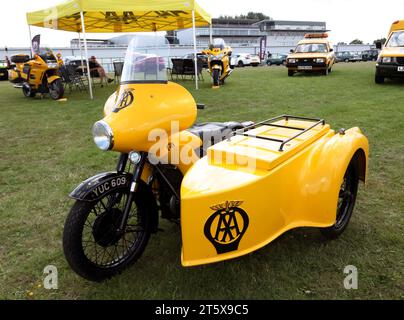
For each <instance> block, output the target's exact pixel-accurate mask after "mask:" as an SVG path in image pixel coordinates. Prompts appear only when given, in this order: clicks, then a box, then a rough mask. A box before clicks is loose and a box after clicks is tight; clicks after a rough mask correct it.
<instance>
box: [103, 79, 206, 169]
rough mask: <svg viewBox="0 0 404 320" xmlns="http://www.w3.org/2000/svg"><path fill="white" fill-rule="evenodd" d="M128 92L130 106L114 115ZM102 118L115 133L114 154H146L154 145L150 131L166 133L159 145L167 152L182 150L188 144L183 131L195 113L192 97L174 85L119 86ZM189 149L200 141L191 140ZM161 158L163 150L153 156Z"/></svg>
mask: <svg viewBox="0 0 404 320" xmlns="http://www.w3.org/2000/svg"><path fill="white" fill-rule="evenodd" d="M128 90H129V91H131V92H132V94H133V97H134V99H133V102H132V104H130V105H129V106H126V107H124V108H121V109H119V111H118V112H113V110H114V109H115V108H117V107H118V106H119V102H120V99H121V97H122V96H123V95H124V94H125V92H127V91H128ZM104 114H105V118H104V121H105V122H107V123H108V124H109V126H110V127H111V128H112V130H113V133H114V146H113V150H115V151H119V152H130V151H133V150H136V151H147V152H149V151H150V148H152V147H153V146H154V147H155V145H156V142H157V141H156V140H155V139H152V137H150V138H149V134H150V133H151V131H152V130H155V131H154V132H155V133H156V134H158V133H159V132H160V131H161V130H163V131H164V132H166V133H167V137H166V138H165V139H162V140H159V143H160V144H161V145H162V146H165V147H166V148H167V147H168V146H170V148H175V147H177V146H178V145H179V146H180V147H181V146H184V145H185V144H186V143H187V142H189V141H190V134H189V133H188V132H183V130H185V129H187V128H189V127H191V126H192V124H193V123H194V122H195V120H196V116H197V109H196V103H195V100H194V98H193V97H192V95H191V94H190V93H189V92H188V91H187V90H186V89H185V88H183V87H182V86H180V85H178V84H176V83H174V82H167V83H162V84H139V83H137V84H125V85H121V86H120V87H119V89H118V91H117V92H116V93H114V94H113V95H111V96H110V98H109V99H108V101H107V102H106V104H105V107H104ZM172 122H173V123H172ZM174 122H175V123H174ZM158 130H160V131H158ZM161 132H162V131H161ZM192 136H193V135H192ZM193 137H194V138H196V137H195V136H193ZM173 145H174V146H173ZM192 145H193V146H195V148H197V147H199V146H200V145H201V141H200V139H199V138H197V139H193V140H192ZM164 155H165V154H164V149H163V151H161V154H157V155H156V156H157V157H162V156H164ZM186 167H187V166H186V165H184V166H182V165H181V166H180V168H182V170H185V169H184V168H186Z"/></svg>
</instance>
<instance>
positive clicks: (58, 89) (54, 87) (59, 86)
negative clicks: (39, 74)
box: [49, 79, 65, 100]
mask: <svg viewBox="0 0 404 320" xmlns="http://www.w3.org/2000/svg"><path fill="white" fill-rule="evenodd" d="M64 93H65V90H64V88H63V83H62V80H61V79H57V80H55V81H53V82H52V83H51V84H50V85H49V95H50V96H51V98H52V99H53V100H59V99H61V98H63V95H64Z"/></svg>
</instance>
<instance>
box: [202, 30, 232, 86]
mask: <svg viewBox="0 0 404 320" xmlns="http://www.w3.org/2000/svg"><path fill="white" fill-rule="evenodd" d="M202 53H204V54H206V55H207V56H208V71H209V73H210V75H211V76H212V80H213V88H219V86H220V85H222V84H224V83H225V79H226V78H227V77H228V76H229V75H230V74H231V73H232V72H233V69H232V68H231V67H230V63H231V54H232V49H231V47H229V46H226V43H225V42H224V40H223V39H221V38H216V39H213V43H211V44H210V45H209V49H207V50H204V51H202Z"/></svg>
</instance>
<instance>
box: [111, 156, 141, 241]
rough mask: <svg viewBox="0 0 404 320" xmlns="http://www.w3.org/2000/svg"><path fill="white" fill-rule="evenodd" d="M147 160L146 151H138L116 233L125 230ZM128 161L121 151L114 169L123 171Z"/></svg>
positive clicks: (119, 171)
mask: <svg viewBox="0 0 404 320" xmlns="http://www.w3.org/2000/svg"><path fill="white" fill-rule="evenodd" d="M146 161H147V152H141V153H140V161H139V163H138V164H136V165H135V168H134V170H133V177H132V181H131V182H130V191H129V195H128V198H127V201H126V204H125V209H124V211H123V216H122V220H121V223H120V225H119V228H118V230H117V231H118V233H121V234H123V233H124V232H125V228H126V224H127V222H128V218H129V213H130V210H131V208H132V202H133V200H134V197H135V193H136V190H137V187H138V184H139V182H140V177H141V176H142V172H143V168H144V166H145V164H146ZM127 162H128V154H127V153H122V154H121V156H120V157H119V161H118V165H117V169H116V171H117V172H118V173H123V172H124V171H125V167H126V164H127Z"/></svg>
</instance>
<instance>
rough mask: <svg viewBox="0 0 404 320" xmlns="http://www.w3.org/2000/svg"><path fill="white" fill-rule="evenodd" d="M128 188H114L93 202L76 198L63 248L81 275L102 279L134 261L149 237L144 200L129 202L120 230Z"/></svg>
mask: <svg viewBox="0 0 404 320" xmlns="http://www.w3.org/2000/svg"><path fill="white" fill-rule="evenodd" d="M128 195H129V191H128V190H127V189H122V190H118V191H117V190H114V191H113V192H111V193H109V194H106V195H105V196H104V197H103V198H101V199H100V200H98V201H95V202H86V201H77V202H76V203H75V204H74V206H73V208H72V209H71V211H70V213H69V215H68V217H67V219H66V223H65V228H64V234H63V249H64V253H65V256H66V259H67V261H68V263H69V265H70V266H71V268H72V269H73V270H74V271H75V272H76V273H77V274H79V275H80V276H82V277H84V278H86V279H88V280H92V281H101V280H104V279H106V278H109V277H111V276H113V275H114V274H117V273H119V272H121V271H122V270H123V269H125V268H126V267H127V266H129V265H130V264H131V263H133V262H135V261H136V260H137V259H138V258H139V257H140V256H141V254H142V253H143V251H144V249H145V248H146V245H147V242H148V240H149V237H150V226H149V225H150V223H149V215H148V214H147V204H146V203H144V202H141V201H140V200H138V199H135V201H134V202H133V203H132V207H131V211H130V214H129V218H128V221H127V224H126V227H125V228H124V230H123V231H122V232H119V231H118V229H119V226H120V223H121V220H122V216H123V212H124V208H125V204H126V202H127V199H128Z"/></svg>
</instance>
